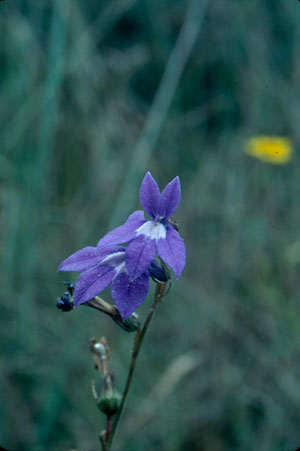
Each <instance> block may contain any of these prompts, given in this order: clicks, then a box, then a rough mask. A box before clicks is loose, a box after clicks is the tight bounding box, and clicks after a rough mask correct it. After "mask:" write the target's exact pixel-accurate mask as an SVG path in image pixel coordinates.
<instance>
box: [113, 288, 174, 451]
mask: <svg viewBox="0 0 300 451" xmlns="http://www.w3.org/2000/svg"><path fill="white" fill-rule="evenodd" d="M165 288H166V283H164V284H161V285H157V287H156V291H155V296H154V300H153V304H152V307H151V308H150V310H149V312H148V315H147V318H146V320H145V323H144V325H143V328H142V330H141V329H138V330H137V332H136V336H135V340H134V345H133V349H132V356H131V362H130V367H129V372H128V376H127V381H126V385H125V389H124V392H123V396H122V400H121V404H120V407H119V410H118V411H117V413H116V415H115V418H114V422H113V425H112V428H111V433H110V436H109V440H108V442H107V449H109V448H110V447H111V446H112V442H113V439H114V436H115V433H116V430H117V427H118V424H119V421H120V418H121V415H122V412H123V409H124V406H125V403H126V399H127V396H128V392H129V389H130V386H131V382H132V378H133V374H134V370H135V367H136V361H137V358H138V355H139V352H140V349H141V346H142V343H143V340H144V337H145V335H146V332H147V330H148V328H149V325H150V323H151V320H152V317H153V314H154V312H155V309H156V307H157V305H158V303H159V302H160V301H161V299H162V298H163V296H164V294H165Z"/></svg>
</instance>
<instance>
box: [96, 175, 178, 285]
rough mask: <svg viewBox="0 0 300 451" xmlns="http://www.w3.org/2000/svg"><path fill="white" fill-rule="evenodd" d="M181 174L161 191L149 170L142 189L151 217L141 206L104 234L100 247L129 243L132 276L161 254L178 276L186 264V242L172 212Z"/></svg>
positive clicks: (130, 274) (128, 265) (141, 200)
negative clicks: (121, 223) (125, 220)
mask: <svg viewBox="0 0 300 451" xmlns="http://www.w3.org/2000/svg"><path fill="white" fill-rule="evenodd" d="M180 198H181V190H180V180H179V177H175V178H174V179H173V180H172V181H171V182H170V183H169V184H168V185H167V186H166V187H165V189H164V191H163V192H162V193H161V194H160V191H159V188H158V185H157V183H156V181H155V180H154V178H153V177H152V175H151V174H150V172H147V174H146V175H145V177H144V180H143V181H142V185H141V189H140V202H141V205H142V207H143V208H144V210H145V211H146V212H147V213H148V214H149V215H150V217H151V219H150V220H147V219H145V218H144V213H143V212H142V211H141V210H138V211H135V212H134V213H132V214H131V215H130V216H129V218H128V220H127V222H126V223H125V224H123V225H122V226H120V227H117V228H116V229H114V230H112V231H111V232H109V233H108V234H107V235H105V236H104V238H102V239H101V240H100V241H99V243H98V245H97V248H98V249H99V251H100V250H103V249H105V248H106V246H112V245H116V244H121V243H128V246H127V247H126V257H125V261H126V268H127V272H128V275H129V276H130V277H132V278H133V279H136V278H139V277H141V275H142V274H143V273H144V272H145V271H147V270H148V268H149V266H150V265H151V263H152V262H153V261H154V259H155V257H156V255H157V254H158V255H159V256H160V257H161V258H162V260H164V261H165V263H167V265H169V266H170V267H171V268H172V269H173V271H174V274H175V276H176V278H178V277H179V276H180V274H181V272H182V270H183V268H184V266H185V245H184V242H183V239H182V238H181V237H180V235H179V233H178V232H177V231H176V230H175V224H174V223H173V222H172V221H170V217H171V215H172V214H173V213H174V212H175V211H176V210H177V208H178V205H179V203H180Z"/></svg>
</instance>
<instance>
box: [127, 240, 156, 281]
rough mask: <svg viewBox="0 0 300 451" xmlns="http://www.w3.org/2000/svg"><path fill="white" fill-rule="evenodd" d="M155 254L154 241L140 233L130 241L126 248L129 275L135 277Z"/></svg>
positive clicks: (149, 263)
mask: <svg viewBox="0 0 300 451" xmlns="http://www.w3.org/2000/svg"><path fill="white" fill-rule="evenodd" d="M155 255H156V241H155V240H147V239H146V238H145V236H143V235H141V236H139V237H137V238H135V239H134V240H132V241H130V243H129V244H128V246H127V248H126V267H127V271H128V273H129V275H130V276H131V277H132V278H134V279H136V278H137V277H139V276H140V275H141V274H143V273H144V272H145V271H146V270H147V269H148V268H149V266H150V265H151V263H152V262H153V260H154V258H155Z"/></svg>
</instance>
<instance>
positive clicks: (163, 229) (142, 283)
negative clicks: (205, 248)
mask: <svg viewBox="0 0 300 451" xmlns="http://www.w3.org/2000/svg"><path fill="white" fill-rule="evenodd" d="M180 197H181V192H180V181H179V177H175V179H173V180H172V181H171V182H170V183H169V184H168V185H167V186H166V188H165V189H164V191H163V192H162V194H160V191H159V188H158V186H157V183H156V181H155V180H154V178H153V177H152V175H151V174H150V172H147V174H146V175H145V177H144V180H143V182H142V185H141V189H140V202H141V204H142V206H143V207H144V209H145V211H146V212H147V213H148V214H149V215H150V217H151V219H150V220H147V219H145V217H144V213H143V211H141V210H138V211H135V212H134V213H132V214H131V215H130V216H129V218H128V220H127V222H126V223H125V224H124V225H122V226H120V227H117V228H116V229H114V230H113V231H111V232H109V233H108V234H107V235H105V236H104V238H102V239H101V240H100V241H99V243H98V245H97V247H91V246H88V247H85V248H83V249H81V250H79V251H77V252H75V253H74V254H72V255H71V256H70V257H68V258H67V259H66V260H64V261H63V262H62V263H61V264H60V266H59V267H58V271H73V272H81V275H80V276H79V278H78V280H77V283H76V286H75V291H74V304H75V305H76V306H77V305H80V304H82V303H84V302H87V301H89V300H90V299H92V298H93V297H95V296H96V295H97V294H99V293H100V292H101V291H103V290H104V289H105V288H107V287H108V286H109V285H111V295H112V298H113V300H114V302H115V304H116V306H117V308H118V310H119V312H120V314H121V316H122V318H123V320H124V321H125V320H126V319H127V318H128V317H129V316H130V315H131V314H132V313H133V312H134V311H135V310H136V309H137V308H138V306H139V305H140V304H141V303H142V302H143V300H144V299H145V297H146V295H147V293H148V290H149V275H150V276H151V277H152V278H153V279H154V280H156V281H157V279H158V280H159V279H160V280H161V281H162V282H165V281H166V280H167V276H166V274H165V272H164V270H163V268H162V267H161V266H160V265H159V264H158V263H157V262H156V261H155V258H156V256H157V254H158V255H159V256H160V257H161V259H162V260H163V261H164V262H165V263H167V265H169V266H170V267H171V268H172V269H173V271H174V274H175V276H176V278H178V277H179V276H180V274H181V272H182V270H183V268H184V266H185V245H184V242H183V240H182V238H181V237H180V235H179V233H178V232H177V231H176V230H175V227H176V225H175V223H173V222H172V221H171V220H170V217H171V215H172V214H173V213H174V212H175V211H176V210H177V208H178V205H179V203H180ZM121 243H128V245H127V247H126V248H125V247H123V246H116V245H117V244H121Z"/></svg>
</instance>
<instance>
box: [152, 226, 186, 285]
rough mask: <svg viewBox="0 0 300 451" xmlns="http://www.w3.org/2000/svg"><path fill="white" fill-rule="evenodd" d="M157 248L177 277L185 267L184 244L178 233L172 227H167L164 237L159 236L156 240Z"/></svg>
mask: <svg viewBox="0 0 300 451" xmlns="http://www.w3.org/2000/svg"><path fill="white" fill-rule="evenodd" d="M157 250H158V253H159V255H160V257H161V258H162V259H163V260H164V261H165V262H166V263H167V265H169V266H170V267H171V268H172V269H173V271H174V274H175V276H176V279H178V277H179V276H180V274H181V272H182V270H183V268H184V267H185V245H184V242H183V239H182V238H181V236H180V235H179V233H178V232H176V230H174V229H173V228H172V227H168V229H167V236H166V238H165V239H163V238H161V239H160V240H158V242H157Z"/></svg>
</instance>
